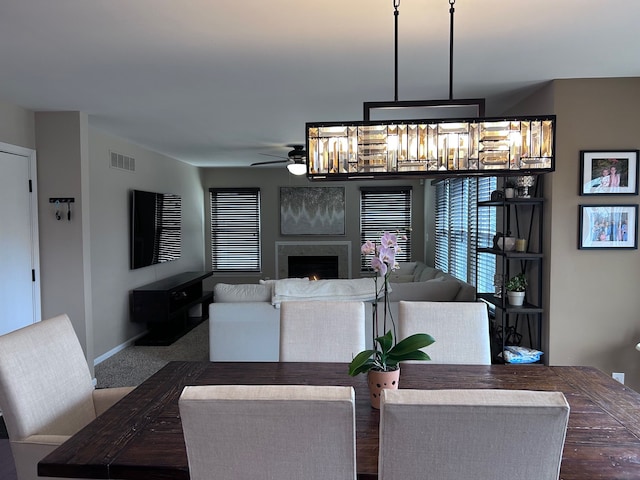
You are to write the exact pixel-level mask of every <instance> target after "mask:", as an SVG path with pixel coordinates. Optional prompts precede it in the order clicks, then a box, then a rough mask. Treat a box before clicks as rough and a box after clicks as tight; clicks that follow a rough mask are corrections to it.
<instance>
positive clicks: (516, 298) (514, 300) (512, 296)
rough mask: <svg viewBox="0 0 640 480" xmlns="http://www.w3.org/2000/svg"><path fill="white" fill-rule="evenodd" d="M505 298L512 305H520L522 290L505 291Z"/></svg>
mask: <svg viewBox="0 0 640 480" xmlns="http://www.w3.org/2000/svg"><path fill="white" fill-rule="evenodd" d="M507 298H508V299H509V305H511V306H512V307H521V306H522V304H523V303H524V292H507Z"/></svg>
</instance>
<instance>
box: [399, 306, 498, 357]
mask: <svg viewBox="0 0 640 480" xmlns="http://www.w3.org/2000/svg"><path fill="white" fill-rule="evenodd" d="M414 333H428V334H429V335H431V336H432V337H433V338H434V339H435V343H433V344H432V345H429V347H427V348H426V349H425V351H426V352H427V354H428V355H429V356H430V357H431V362H432V363H444V364H465V365H490V364H491V346H490V339H489V315H488V312H487V306H486V304H485V303H483V302H406V301H401V302H399V305H398V339H402V338H406V337H408V336H409V335H412V334H414Z"/></svg>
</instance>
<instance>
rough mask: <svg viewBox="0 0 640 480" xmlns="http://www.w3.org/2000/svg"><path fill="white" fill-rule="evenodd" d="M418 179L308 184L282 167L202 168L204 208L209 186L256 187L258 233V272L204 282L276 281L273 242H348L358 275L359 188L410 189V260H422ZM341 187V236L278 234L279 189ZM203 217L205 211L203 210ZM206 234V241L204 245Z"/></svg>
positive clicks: (421, 199)
mask: <svg viewBox="0 0 640 480" xmlns="http://www.w3.org/2000/svg"><path fill="white" fill-rule="evenodd" d="M421 183H422V182H420V181H419V180H394V181H384V182H383V181H378V182H375V181H373V182H372V181H369V182H333V181H332V182H310V181H309V180H307V178H306V177H305V176H295V175H290V174H289V173H288V171H287V169H286V168H285V166H284V165H282V166H277V167H252V168H249V169H247V168H240V169H239V168H207V169H203V184H204V186H205V195H206V198H207V208H208V203H209V200H208V198H209V197H208V195H209V194H208V189H209V188H212V187H260V198H261V216H262V221H261V234H262V273H261V274H255V275H224V276H222V275H215V276H214V278H213V279H212V280H211V281H210V282H208V284H212V283H215V282H225V283H226V282H229V283H240V282H256V281H257V280H258V279H259V278H265V277H269V278H276V277H275V275H276V273H275V242H278V241H283V242H294V241H319V242H321V241H350V242H351V259H352V262H351V271H352V276H353V277H359V276H360V187H362V186H369V185H374V186H389V185H411V186H413V193H412V195H413V202H412V204H413V212H412V219H413V222H414V229H413V235H412V242H411V248H412V252H413V257H414V260H424V247H423V245H424V207H423V206H424V188H423V186H422V185H421ZM287 186H293V187H304V186H314V187H323V186H326V187H329V186H332V187H333V186H344V187H345V210H346V211H345V217H346V218H345V224H346V234H345V235H344V236H317V235H311V236H310V235H307V236H304V235H303V236H291V235H286V236H282V235H280V187H287ZM207 215H209V212H208V211H207ZM208 237H209V235H207V242H208ZM206 258H207V266H208V267H209V268H210V265H211V247H210V244H209V243H207V255H206Z"/></svg>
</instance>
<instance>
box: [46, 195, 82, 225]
mask: <svg viewBox="0 0 640 480" xmlns="http://www.w3.org/2000/svg"><path fill="white" fill-rule="evenodd" d="M75 201H76V199H75V198H73V197H51V198H49V203H55V204H56V220H62V215H60V204H61V203H66V204H67V220H68V221H69V222H70V221H71V204H72V203H74V202H75Z"/></svg>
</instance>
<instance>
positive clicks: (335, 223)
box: [280, 187, 345, 236]
mask: <svg viewBox="0 0 640 480" xmlns="http://www.w3.org/2000/svg"><path fill="white" fill-rule="evenodd" d="M344 196H345V193H344V187H280V234H281V235H333V236H337V235H344V234H345V225H344V221H345V206H344V202H345V199H344Z"/></svg>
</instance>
